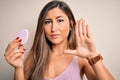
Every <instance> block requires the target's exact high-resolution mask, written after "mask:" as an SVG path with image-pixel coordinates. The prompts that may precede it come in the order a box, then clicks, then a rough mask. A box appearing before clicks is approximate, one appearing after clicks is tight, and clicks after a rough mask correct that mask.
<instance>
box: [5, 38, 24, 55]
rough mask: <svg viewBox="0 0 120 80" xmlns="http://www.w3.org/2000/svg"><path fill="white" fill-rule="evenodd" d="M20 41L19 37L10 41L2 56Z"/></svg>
mask: <svg viewBox="0 0 120 80" xmlns="http://www.w3.org/2000/svg"><path fill="white" fill-rule="evenodd" d="M21 41H22V39H19V38H16V39H14V40H13V41H11V42H10V43H9V44H8V46H7V48H6V50H5V54H4V56H7V55H8V53H10V52H12V51H13V50H14V49H15V48H16V47H17V46H18V45H20V43H21Z"/></svg>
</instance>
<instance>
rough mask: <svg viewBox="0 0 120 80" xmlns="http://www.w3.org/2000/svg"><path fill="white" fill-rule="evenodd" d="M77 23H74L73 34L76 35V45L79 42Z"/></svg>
mask: <svg viewBox="0 0 120 80" xmlns="http://www.w3.org/2000/svg"><path fill="white" fill-rule="evenodd" d="M78 22H79V21H77V23H76V27H75V34H76V43H78V42H79V30H78Z"/></svg>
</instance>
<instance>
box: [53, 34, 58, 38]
mask: <svg viewBox="0 0 120 80" xmlns="http://www.w3.org/2000/svg"><path fill="white" fill-rule="evenodd" d="M58 36H59V35H58V34H52V35H51V37H52V38H57V37H58Z"/></svg>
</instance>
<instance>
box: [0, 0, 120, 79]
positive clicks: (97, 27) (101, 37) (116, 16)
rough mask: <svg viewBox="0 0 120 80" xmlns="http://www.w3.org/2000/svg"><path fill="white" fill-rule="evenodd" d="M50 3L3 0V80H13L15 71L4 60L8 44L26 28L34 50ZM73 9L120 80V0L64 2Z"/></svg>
mask: <svg viewBox="0 0 120 80" xmlns="http://www.w3.org/2000/svg"><path fill="white" fill-rule="evenodd" d="M48 1H49V0H0V79H1V80H13V76H14V68H13V67H11V66H10V65H9V64H8V63H7V62H6V61H5V59H4V51H5V48H6V46H7V44H8V43H9V42H10V41H11V40H12V39H14V38H16V35H17V33H18V32H19V31H20V30H22V29H24V28H26V29H28V30H29V40H28V42H27V43H26V44H25V47H26V48H27V51H26V53H25V55H27V52H28V51H29V49H30V48H31V45H32V42H33V38H34V34H35V30H36V26H37V19H38V16H39V13H40V11H41V9H42V7H43V6H44V5H45V4H46V3H47V2H48ZM63 1H65V2H67V4H68V5H69V6H70V7H71V9H72V11H73V13H74V15H75V18H76V20H78V19H80V18H81V17H83V18H84V19H85V20H86V22H87V23H88V24H89V25H90V29H91V32H92V35H93V38H94V42H95V44H96V48H97V51H98V52H99V53H101V54H102V56H103V57H104V60H103V63H104V64H105V65H106V67H107V68H108V70H109V71H110V72H111V74H112V75H113V76H114V78H115V80H119V78H120V62H119V58H120V36H119V34H120V0H63Z"/></svg>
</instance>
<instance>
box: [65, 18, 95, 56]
mask: <svg viewBox="0 0 120 80" xmlns="http://www.w3.org/2000/svg"><path fill="white" fill-rule="evenodd" d="M75 31H76V44H77V48H76V50H65V51H64V53H69V54H73V55H78V56H80V57H83V58H88V57H90V56H95V55H97V52H96V48H95V45H94V41H93V39H92V35H91V33H90V29H89V26H88V24H87V25H86V24H85V21H84V20H83V19H80V20H79V21H78V22H77V24H76V29H75Z"/></svg>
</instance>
